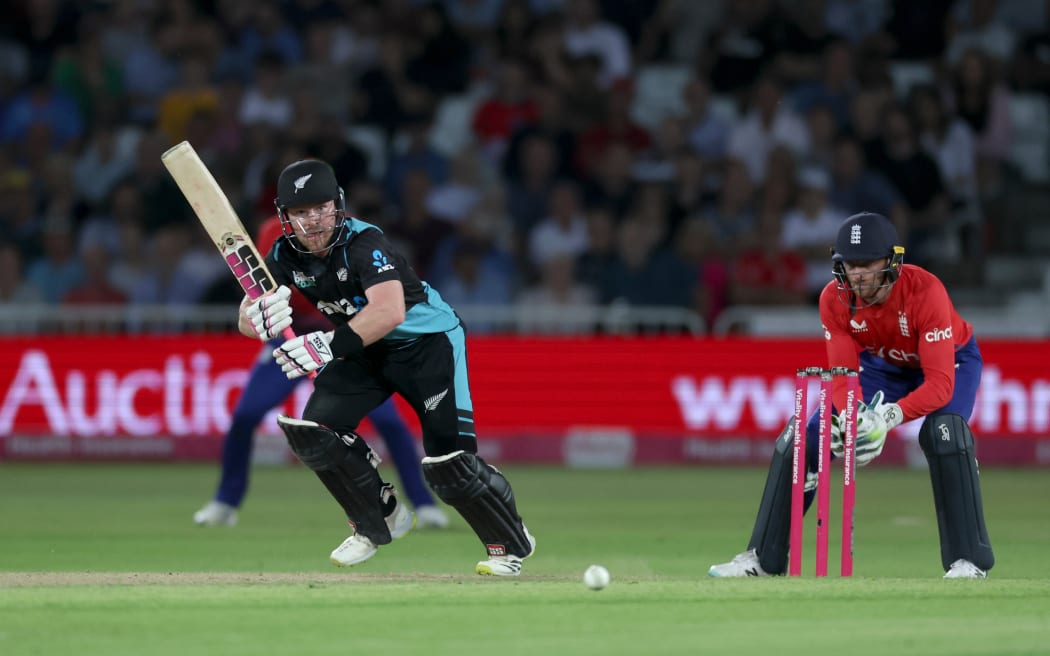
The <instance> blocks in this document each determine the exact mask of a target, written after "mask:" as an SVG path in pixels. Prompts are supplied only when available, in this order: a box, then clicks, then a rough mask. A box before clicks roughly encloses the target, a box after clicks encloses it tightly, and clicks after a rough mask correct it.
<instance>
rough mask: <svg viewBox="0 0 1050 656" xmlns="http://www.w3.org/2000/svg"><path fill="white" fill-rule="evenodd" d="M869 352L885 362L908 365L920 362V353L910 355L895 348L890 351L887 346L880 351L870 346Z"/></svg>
mask: <svg viewBox="0 0 1050 656" xmlns="http://www.w3.org/2000/svg"><path fill="white" fill-rule="evenodd" d="M868 352H869V353H871V354H872V355H877V356H879V357H880V358H882V359H883V360H891V361H894V362H901V363H908V362H918V361H919V354H918V353H908V352H906V351H902V350H900V349H895V348H894V349H888V348H886V347H885V346H883V347H882V348H879V349H874V348H873V347H870V346H869V347H868Z"/></svg>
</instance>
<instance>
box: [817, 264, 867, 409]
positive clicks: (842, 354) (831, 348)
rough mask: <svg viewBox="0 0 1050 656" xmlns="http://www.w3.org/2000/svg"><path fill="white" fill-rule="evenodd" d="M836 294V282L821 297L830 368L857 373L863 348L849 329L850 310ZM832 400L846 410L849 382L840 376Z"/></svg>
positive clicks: (821, 310)
mask: <svg viewBox="0 0 1050 656" xmlns="http://www.w3.org/2000/svg"><path fill="white" fill-rule="evenodd" d="M837 295H838V292H837V290H836V289H835V286H834V283H832V284H829V285H828V286H827V287H825V288H824V291H823V292H821V294H820V323H821V326H822V328H823V329H824V344H825V347H826V348H827V352H828V368H831V367H847V368H849V369H854V370H856V369H857V368H859V367H860V356H859V353H860V346H859V345H858V344H857V342H855V341H854V340H853V337H852V336H851V335H850V333H849V330H848V329H847V327H846V322H847V321H848V320H849V309H848V308H847V307H846V306H845V305H843V304H842V303H840V302H839V299H838V298H837ZM831 400H832V403H833V404H834V406H835V407H836V408H837V409H839V410H842V409H843V408H845V407H846V381H845V380H844V379H843V378H842V377H841V376H836V377H835V379H834V380H833V381H832V387H831Z"/></svg>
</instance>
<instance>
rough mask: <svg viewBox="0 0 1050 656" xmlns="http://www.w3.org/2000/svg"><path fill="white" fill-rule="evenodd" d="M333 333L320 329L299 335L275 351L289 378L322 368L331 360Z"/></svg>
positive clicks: (274, 356) (276, 358)
mask: <svg viewBox="0 0 1050 656" xmlns="http://www.w3.org/2000/svg"><path fill="white" fill-rule="evenodd" d="M331 342H332V333H331V332H324V331H321V330H318V331H316V332H312V333H307V334H306V335H299V336H298V337H295V338H293V339H290V340H288V341H287V342H285V343H284V344H281V345H280V346H278V347H277V348H276V349H274V351H273V358H274V360H276V361H277V364H279V365H281V371H283V372H284V375H285V376H287V377H288V378H289V379H292V380H294V379H296V378H299V377H301V376H305V375H307V374H309V373H310V372H311V371H314V370H316V369H321V368H322V367H324V366H325V365H326V364H328V363H329V362H331V361H332V360H333V359H334V357H335V356H333V355H332V348H331Z"/></svg>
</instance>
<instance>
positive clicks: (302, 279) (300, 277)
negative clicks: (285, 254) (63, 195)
mask: <svg viewBox="0 0 1050 656" xmlns="http://www.w3.org/2000/svg"><path fill="white" fill-rule="evenodd" d="M292 280H293V281H294V282H295V286H296V287H298V288H299V289H304V288H306V287H316V286H317V280H316V279H315V278H314V277H313V276H308V275H306V274H305V273H303V272H302V271H292Z"/></svg>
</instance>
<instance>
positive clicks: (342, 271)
mask: <svg viewBox="0 0 1050 656" xmlns="http://www.w3.org/2000/svg"><path fill="white" fill-rule="evenodd" d="M349 275H350V274H349V273H347V270H346V267H339V270H338V271H336V272H335V277H336V278H339V282H346V279H347V277H348V276H349Z"/></svg>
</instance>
